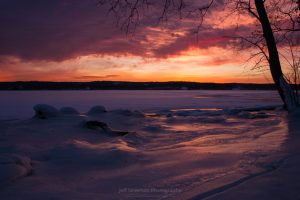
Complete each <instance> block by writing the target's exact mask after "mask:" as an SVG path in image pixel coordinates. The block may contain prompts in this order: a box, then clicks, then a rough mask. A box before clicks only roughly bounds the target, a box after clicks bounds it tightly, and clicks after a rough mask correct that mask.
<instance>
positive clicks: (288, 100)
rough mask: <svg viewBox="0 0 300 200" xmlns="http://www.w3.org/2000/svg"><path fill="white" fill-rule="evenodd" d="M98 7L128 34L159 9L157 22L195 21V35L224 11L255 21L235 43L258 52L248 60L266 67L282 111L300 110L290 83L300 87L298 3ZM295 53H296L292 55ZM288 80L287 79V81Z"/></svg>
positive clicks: (120, 1)
mask: <svg viewBox="0 0 300 200" xmlns="http://www.w3.org/2000/svg"><path fill="white" fill-rule="evenodd" d="M98 2H99V4H101V5H105V6H108V9H109V11H110V12H113V13H114V14H115V16H117V17H118V19H121V20H120V23H121V26H122V27H123V28H125V29H126V30H127V31H128V30H129V29H130V26H131V25H134V26H136V25H137V23H138V22H139V19H140V18H141V17H142V16H143V14H144V13H145V12H146V11H147V10H151V8H152V9H159V8H160V9H161V12H160V13H161V14H160V16H159V20H168V18H169V17H172V16H173V15H172V14H174V13H175V14H177V15H178V16H179V18H183V17H191V16H193V17H196V18H197V19H198V22H199V23H198V31H199V30H200V29H199V27H201V25H202V22H203V19H204V18H205V16H206V15H207V13H209V12H212V11H213V10H214V9H217V8H220V7H224V8H228V9H230V10H231V14H237V15H244V14H245V13H246V14H247V15H249V16H251V17H252V18H254V19H255V20H256V22H257V24H258V26H257V27H255V29H254V31H252V33H251V34H250V35H248V36H240V37H237V38H238V39H241V40H243V41H244V42H246V43H248V44H250V47H255V48H257V49H258V51H257V52H256V53H254V54H252V55H251V56H250V59H255V60H256V62H255V66H260V65H261V64H262V63H267V65H268V66H269V69H270V72H271V75H272V78H273V81H274V83H275V86H276V88H277V90H278V93H279V95H280V97H281V99H282V101H283V103H284V106H285V108H286V109H287V110H288V111H290V112H296V111H299V110H300V102H299V97H298V93H297V90H294V89H293V88H292V87H291V85H290V84H289V83H294V84H298V83H299V60H298V59H299V56H300V55H299V52H298V48H296V47H297V46H299V44H300V37H299V33H300V0H208V1H197V0H99V1H98ZM286 47H289V49H290V56H289V58H288V57H287V56H284V55H283V54H282V55H281V52H280V51H279V50H280V49H284V48H286ZM295 51H296V52H295ZM281 60H286V61H287V62H288V63H289V65H290V66H291V68H292V74H293V76H292V78H291V76H286V75H284V73H283V68H282V62H281ZM288 77H290V78H288Z"/></svg>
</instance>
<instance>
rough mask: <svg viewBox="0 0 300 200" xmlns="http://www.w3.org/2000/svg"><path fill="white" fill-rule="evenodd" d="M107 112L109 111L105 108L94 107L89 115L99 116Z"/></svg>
mask: <svg viewBox="0 0 300 200" xmlns="http://www.w3.org/2000/svg"><path fill="white" fill-rule="evenodd" d="M106 112H107V110H106V109H105V107H104V106H94V107H92V108H91V109H90V110H89V112H88V113H87V114H88V115H98V114H103V113H106Z"/></svg>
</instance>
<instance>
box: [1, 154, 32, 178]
mask: <svg viewBox="0 0 300 200" xmlns="http://www.w3.org/2000/svg"><path fill="white" fill-rule="evenodd" d="M31 172H32V166H31V160H30V158H28V157H25V156H20V155H15V154H0V183H5V182H9V181H14V180H16V179H19V178H22V177H24V176H27V175H29V174H30V173H31Z"/></svg>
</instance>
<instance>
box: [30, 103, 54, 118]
mask: <svg viewBox="0 0 300 200" xmlns="http://www.w3.org/2000/svg"><path fill="white" fill-rule="evenodd" d="M33 109H34V111H35V117H37V118H40V119H47V118H51V117H57V116H58V115H59V111H58V110H57V109H56V108H54V107H52V106H50V105H46V104H38V105H35V106H34V107H33Z"/></svg>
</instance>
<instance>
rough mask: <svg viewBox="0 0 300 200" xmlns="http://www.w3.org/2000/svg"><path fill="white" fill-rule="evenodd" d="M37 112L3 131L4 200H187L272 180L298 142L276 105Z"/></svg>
mask: <svg viewBox="0 0 300 200" xmlns="http://www.w3.org/2000/svg"><path fill="white" fill-rule="evenodd" d="M218 98H220V96H218ZM90 108H91V109H90ZM37 111H40V112H42V116H43V117H34V118H28V119H24V120H5V121H0V168H1V172H0V177H1V180H2V183H1V184H2V185H3V186H4V187H3V188H2V189H1V190H0V196H1V197H5V198H6V197H7V198H8V197H9V198H10V199H25V200H26V199H37V198H38V199H41V198H42V197H43V196H45V195H47V196H49V198H50V197H51V198H52V199H144V198H150V199H163V198H166V199H174V198H175V197H176V198H178V199H187V198H188V197H193V196H197V194H199V193H201V191H202V192H203V193H204V192H206V191H210V190H212V189H213V188H216V187H217V186H222V183H225V182H228V183H236V181H235V180H244V179H243V177H252V175H253V174H259V173H260V172H261V171H264V170H265V166H268V163H270V162H271V161H273V160H274V159H277V157H280V155H281V151H282V146H284V144H285V142H286V140H287V134H288V132H289V130H288V128H287V123H286V114H285V112H283V111H282V110H281V108H280V107H277V106H276V105H272V107H259V106H258V107H251V106H247V107H242V108H236V107H232V108H228V107H226V108H223V107H222V106H220V107H215V106H211V107H198V106H196V107H192V106H191V107H189V108H187V107H185V108H182V107H171V108H168V107H166V108H161V107H159V108H153V109H143V110H141V111H139V110H138V109H127V108H126V109H125V108H124V109H123V108H120V109H105V108H104V107H101V106H95V107H93V105H90V106H89V108H88V109H86V110H81V111H80V112H77V109H76V107H74V108H73V107H64V108H62V109H60V110H58V109H56V108H55V107H54V106H51V105H48V106H45V105H43V106H41V105H39V106H36V107H35V112H37ZM52 112H54V113H55V116H53V115H51V113H52ZM36 114H37V113H36ZM39 116H40V115H39ZM266 125H267V126H266ZM116 132H119V133H126V134H119V135H114V136H113V137H112V135H111V133H116ZM29 175H30V176H29ZM224 180H226V181H224ZM247 180H248V179H247ZM41 183H42V184H41ZM237 183H239V182H237ZM221 188H223V187H221ZM225 189H226V187H225ZM195 191H196V192H195ZM212 191H217V190H212ZM181 195H182V196H181Z"/></svg>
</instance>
